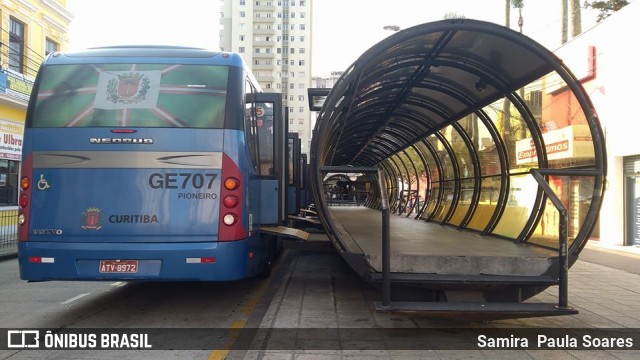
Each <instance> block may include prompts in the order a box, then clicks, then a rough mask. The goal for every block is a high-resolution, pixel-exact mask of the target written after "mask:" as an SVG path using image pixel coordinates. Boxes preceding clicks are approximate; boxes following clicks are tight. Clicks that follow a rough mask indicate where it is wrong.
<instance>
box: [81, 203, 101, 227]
mask: <svg viewBox="0 0 640 360" xmlns="http://www.w3.org/2000/svg"><path fill="white" fill-rule="evenodd" d="M81 224H82V228H83V229H84V230H100V229H101V228H102V214H100V209H99V208H87V209H85V210H84V211H83V212H82V216H81Z"/></svg>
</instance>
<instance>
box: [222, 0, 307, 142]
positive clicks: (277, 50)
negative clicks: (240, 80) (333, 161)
mask: <svg viewBox="0 0 640 360" xmlns="http://www.w3.org/2000/svg"><path fill="white" fill-rule="evenodd" d="M220 1H221V14H220V24H221V29H220V48H221V50H223V51H234V52H238V53H240V54H241V55H242V56H243V57H244V60H245V62H246V63H247V64H248V65H249V67H250V68H251V70H252V71H253V73H254V75H255V76H256V79H257V80H258V82H259V83H260V85H261V86H262V89H263V90H264V91H265V92H279V93H282V101H283V106H285V107H286V108H288V110H287V111H288V112H287V113H288V118H289V132H297V133H298V134H299V135H300V139H301V140H302V152H303V153H308V152H309V144H310V140H311V131H312V127H311V113H310V111H309V106H308V101H307V88H309V87H310V86H311V50H312V46H311V45H312V43H311V18H312V16H311V15H312V14H311V9H312V0H220Z"/></svg>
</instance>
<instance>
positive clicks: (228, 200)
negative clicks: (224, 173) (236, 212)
mask: <svg viewBox="0 0 640 360" xmlns="http://www.w3.org/2000/svg"><path fill="white" fill-rule="evenodd" d="M239 203H240V199H238V197H237V196H235V195H228V196H225V197H224V200H223V204H224V206H225V207H226V208H229V209H233V208H234V207H236V206H238V204H239Z"/></svg>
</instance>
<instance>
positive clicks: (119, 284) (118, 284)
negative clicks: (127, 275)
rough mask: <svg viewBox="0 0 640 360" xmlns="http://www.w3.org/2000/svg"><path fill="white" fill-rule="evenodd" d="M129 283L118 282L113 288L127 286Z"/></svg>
mask: <svg viewBox="0 0 640 360" xmlns="http://www.w3.org/2000/svg"><path fill="white" fill-rule="evenodd" d="M126 284H127V283H126V282H124V281H118V282H114V283H113V284H111V286H113V287H123V286H125V285H126Z"/></svg>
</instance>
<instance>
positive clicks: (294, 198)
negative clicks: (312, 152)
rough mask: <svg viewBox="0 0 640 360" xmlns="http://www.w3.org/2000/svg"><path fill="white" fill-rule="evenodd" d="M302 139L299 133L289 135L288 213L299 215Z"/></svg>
mask: <svg viewBox="0 0 640 360" xmlns="http://www.w3.org/2000/svg"><path fill="white" fill-rule="evenodd" d="M301 145H302V143H301V141H300V137H299V136H298V133H288V135H287V167H288V171H287V215H298V213H299V212H300V196H299V195H300V192H299V189H300V180H301V172H302V170H301V168H300V149H301Z"/></svg>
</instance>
